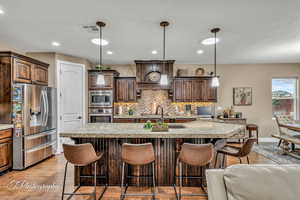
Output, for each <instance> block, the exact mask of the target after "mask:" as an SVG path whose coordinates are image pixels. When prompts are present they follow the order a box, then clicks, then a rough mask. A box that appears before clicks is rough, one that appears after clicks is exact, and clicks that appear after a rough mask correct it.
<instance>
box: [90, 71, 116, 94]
mask: <svg viewBox="0 0 300 200" xmlns="http://www.w3.org/2000/svg"><path fill="white" fill-rule="evenodd" d="M99 74H100V73H97V72H91V73H89V89H90V90H96V89H113V79H114V76H113V75H110V74H104V75H103V76H104V82H105V84H104V85H100V84H97V79H98V75H99Z"/></svg>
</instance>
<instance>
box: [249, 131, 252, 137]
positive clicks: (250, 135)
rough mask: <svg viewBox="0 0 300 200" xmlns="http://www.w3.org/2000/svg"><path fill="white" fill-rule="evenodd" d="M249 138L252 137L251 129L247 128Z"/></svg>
mask: <svg viewBox="0 0 300 200" xmlns="http://www.w3.org/2000/svg"><path fill="white" fill-rule="evenodd" d="M249 138H252V130H251V129H250V130H249Z"/></svg>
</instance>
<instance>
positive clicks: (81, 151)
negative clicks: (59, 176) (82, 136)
mask: <svg viewBox="0 0 300 200" xmlns="http://www.w3.org/2000/svg"><path fill="white" fill-rule="evenodd" d="M63 149H64V155H65V158H66V160H67V162H66V165H65V174H64V182H63V191H62V197H61V199H62V200H63V199H64V196H66V195H70V196H69V197H68V199H70V198H71V197H72V196H73V195H89V196H94V199H95V200H96V186H97V178H105V180H106V183H107V175H105V176H98V177H97V162H98V161H99V160H100V159H101V158H102V157H103V153H100V154H98V155H97V154H96V152H95V149H94V148H93V145H92V144H90V143H86V144H75V145H71V144H63ZM69 163H71V164H73V165H74V166H77V167H84V166H87V165H90V164H94V176H93V175H91V176H81V175H79V186H77V187H76V189H75V190H74V191H73V192H72V193H66V192H65V185H66V175H67V169H68V164H69ZM81 177H84V178H94V192H92V193H76V191H77V190H78V189H79V188H80V187H81V186H80V178H81ZM106 189H107V185H105V188H104V190H103V191H102V193H101V195H100V197H99V199H101V198H102V196H103V195H104V193H105V191H106Z"/></svg>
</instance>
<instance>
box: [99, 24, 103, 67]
mask: <svg viewBox="0 0 300 200" xmlns="http://www.w3.org/2000/svg"><path fill="white" fill-rule="evenodd" d="M99 35H100V43H99V44H100V49H99V50H100V51H99V61H100V66H101V65H102V26H100V27H99Z"/></svg>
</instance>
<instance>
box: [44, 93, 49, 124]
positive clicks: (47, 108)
mask: <svg viewBox="0 0 300 200" xmlns="http://www.w3.org/2000/svg"><path fill="white" fill-rule="evenodd" d="M44 95H45V103H46V113H45V126H47V124H48V118H49V100H48V94H47V92H46V91H44Z"/></svg>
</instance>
